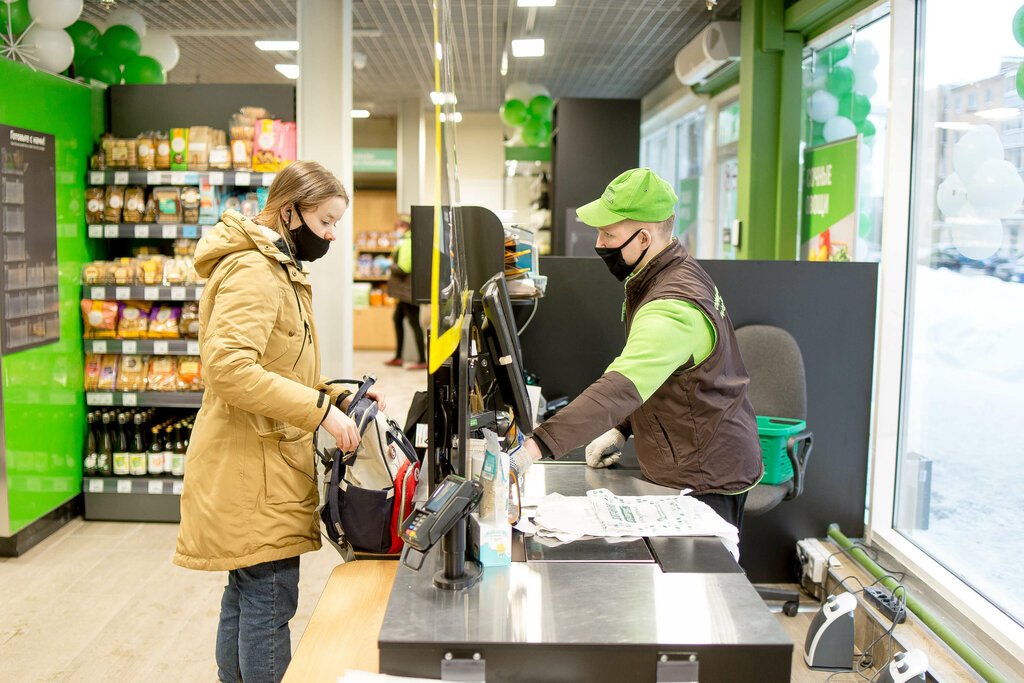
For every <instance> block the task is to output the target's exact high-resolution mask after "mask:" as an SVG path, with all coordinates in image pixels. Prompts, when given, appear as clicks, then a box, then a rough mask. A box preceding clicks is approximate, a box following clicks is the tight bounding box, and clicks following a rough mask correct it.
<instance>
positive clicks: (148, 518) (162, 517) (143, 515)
mask: <svg viewBox="0 0 1024 683" xmlns="http://www.w3.org/2000/svg"><path fill="white" fill-rule="evenodd" d="M96 479H98V480H100V481H101V482H102V485H103V492H102V493H90V492H89V486H90V482H91V481H93V480H96ZM151 481H156V482H159V484H160V491H159V493H157V491H156V485H154V487H153V492H152V494H151V493H150V490H149V486H150V482H151ZM110 484H113V490H109V491H108V489H107V487H108V486H109V485H110ZM125 484H129V485H130V486H131V488H130V489H128V487H127V486H125ZM119 485H120V486H121V488H122V491H124V492H123V493H118V491H117V487H118V486H119ZM181 485H182V481H181V479H172V478H166V479H163V480H160V479H149V478H144V477H139V478H128V477H86V478H85V481H84V485H83V490H84V494H83V496H82V498H83V500H84V502H85V515H84V516H85V519H87V520H90V521H111V522H180V521H181ZM168 486H169V487H170V489H169V490H168Z"/></svg>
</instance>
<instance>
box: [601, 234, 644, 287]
mask: <svg viewBox="0 0 1024 683" xmlns="http://www.w3.org/2000/svg"><path fill="white" fill-rule="evenodd" d="M643 230H644V229H643V228H640V229H639V230H637V231H636V232H634V233H633V236H632V237H630V238H629V239H628V240H626V241H625V242H623V243H622V244H620V245H619V246H617V247H594V251H596V252H597V255H598V256H600V257H601V260H602V261H604V264H605V265H606V266H608V270H609V271H611V274H612V275H614V276H615V277H616V278H617V279H618V280H619V282H622V281H623V280H625V279H626V278H627V277H629V275H630V273H632V272H633V269H634V268H636V264H638V263H640V262H641V261H643V260H644V256H646V255H647V249H650V248H651V247H650V245H648V246H647V249H644V250H643V251H642V252H640V258H638V259H637V260H636V261H634V262H633V263H626V260H625V259H624V258H622V250H623V249H625V248H626V246H627V245H628V244H629V243H630V242H632V241H633V240H634V239H635V238H636V236H637V235H639V234H640V233H641V232H643Z"/></svg>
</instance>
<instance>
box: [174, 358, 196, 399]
mask: <svg viewBox="0 0 1024 683" xmlns="http://www.w3.org/2000/svg"><path fill="white" fill-rule="evenodd" d="M199 370H200V364H199V358H198V357H197V356H185V357H184V358H182V359H181V360H180V361H179V362H178V387H177V389H178V391H196V390H198V389H201V388H202V380H200V378H199Z"/></svg>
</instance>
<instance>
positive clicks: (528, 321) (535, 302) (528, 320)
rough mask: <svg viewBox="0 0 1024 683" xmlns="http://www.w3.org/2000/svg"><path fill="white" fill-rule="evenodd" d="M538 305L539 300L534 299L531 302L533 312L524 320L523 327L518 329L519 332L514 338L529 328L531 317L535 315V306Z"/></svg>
mask: <svg viewBox="0 0 1024 683" xmlns="http://www.w3.org/2000/svg"><path fill="white" fill-rule="evenodd" d="M538 304H540V299H534V300H533V311H532V312H531V313H530V317H529V318H527V319H526V322H525V323H523V326H522V327H520V328H519V331H518V332H516V336H519V335H521V334H522V333H523V332H525V331H526V328H527V327H529V326H530V323H531V322H533V316H535V315H537V306H538Z"/></svg>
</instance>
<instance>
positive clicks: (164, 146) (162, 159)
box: [153, 133, 171, 171]
mask: <svg viewBox="0 0 1024 683" xmlns="http://www.w3.org/2000/svg"><path fill="white" fill-rule="evenodd" d="M153 139H154V141H155V142H156V159H155V163H156V170H158V171H166V170H168V169H169V168H170V167H171V141H170V140H168V139H167V134H166V133H157V134H156V135H155V136H154V138H153Z"/></svg>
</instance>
